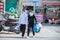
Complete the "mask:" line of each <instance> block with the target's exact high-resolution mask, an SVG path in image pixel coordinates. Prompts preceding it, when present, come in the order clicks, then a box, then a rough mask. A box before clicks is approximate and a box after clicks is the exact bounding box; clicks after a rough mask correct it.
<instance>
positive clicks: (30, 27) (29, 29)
mask: <svg viewBox="0 0 60 40" xmlns="http://www.w3.org/2000/svg"><path fill="white" fill-rule="evenodd" d="M33 28H34V25H28V31H27V36H29V33H30V31H31V29H32V33H33V36H34V35H35V32H34V30H33Z"/></svg>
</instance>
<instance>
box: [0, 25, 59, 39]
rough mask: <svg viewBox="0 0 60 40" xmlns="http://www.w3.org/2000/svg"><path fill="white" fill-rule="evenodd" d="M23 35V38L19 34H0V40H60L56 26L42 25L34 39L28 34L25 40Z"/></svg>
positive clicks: (57, 26)
mask: <svg viewBox="0 0 60 40" xmlns="http://www.w3.org/2000/svg"><path fill="white" fill-rule="evenodd" d="M26 35H27V33H25V36H24V38H22V37H21V33H20V34H15V33H13V32H4V31H2V32H0V40H60V25H57V24H43V27H42V29H41V31H40V32H39V33H36V35H35V37H32V33H30V36H29V38H27V36H26Z"/></svg>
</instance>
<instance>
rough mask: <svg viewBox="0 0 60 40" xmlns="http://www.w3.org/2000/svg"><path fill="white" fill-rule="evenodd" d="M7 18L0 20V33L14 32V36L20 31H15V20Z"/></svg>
mask: <svg viewBox="0 0 60 40" xmlns="http://www.w3.org/2000/svg"><path fill="white" fill-rule="evenodd" d="M6 18H7V17H6V16H5V17H3V20H0V32H1V31H2V30H3V31H9V32H15V33H16V34H19V33H20V30H16V29H15V27H16V26H17V24H18V23H16V20H13V19H8V18H7V19H6Z"/></svg>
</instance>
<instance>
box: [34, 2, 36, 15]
mask: <svg viewBox="0 0 60 40" xmlns="http://www.w3.org/2000/svg"><path fill="white" fill-rule="evenodd" d="M35 14H36V2H34V15H35Z"/></svg>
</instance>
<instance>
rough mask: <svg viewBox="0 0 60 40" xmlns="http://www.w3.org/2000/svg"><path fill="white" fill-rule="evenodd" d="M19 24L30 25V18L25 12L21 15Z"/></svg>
mask: <svg viewBox="0 0 60 40" xmlns="http://www.w3.org/2000/svg"><path fill="white" fill-rule="evenodd" d="M19 24H28V16H27V14H26V13H25V12H23V13H22V14H21V15H20V18H19Z"/></svg>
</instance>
